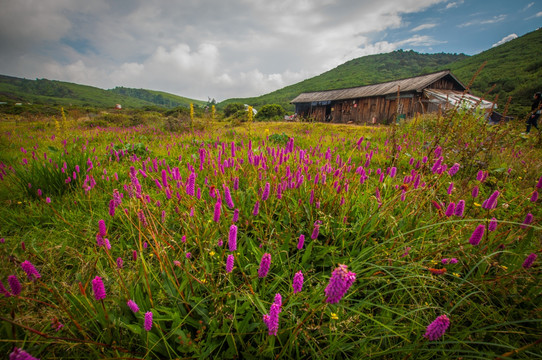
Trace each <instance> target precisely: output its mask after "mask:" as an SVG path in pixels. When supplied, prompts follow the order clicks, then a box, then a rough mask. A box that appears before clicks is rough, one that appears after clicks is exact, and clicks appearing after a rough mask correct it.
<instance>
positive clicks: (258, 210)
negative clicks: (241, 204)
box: [252, 200, 260, 216]
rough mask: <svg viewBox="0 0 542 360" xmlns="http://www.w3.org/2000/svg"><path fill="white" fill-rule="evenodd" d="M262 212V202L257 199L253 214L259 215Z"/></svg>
mask: <svg viewBox="0 0 542 360" xmlns="http://www.w3.org/2000/svg"><path fill="white" fill-rule="evenodd" d="M259 212H260V202H259V201H258V200H256V203H255V204H254V210H252V215H254V216H257V215H258V213H259Z"/></svg>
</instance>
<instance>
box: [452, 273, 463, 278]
mask: <svg viewBox="0 0 542 360" xmlns="http://www.w3.org/2000/svg"><path fill="white" fill-rule="evenodd" d="M453 274H454V276H456V277H461V275H459V274H458V273H453Z"/></svg>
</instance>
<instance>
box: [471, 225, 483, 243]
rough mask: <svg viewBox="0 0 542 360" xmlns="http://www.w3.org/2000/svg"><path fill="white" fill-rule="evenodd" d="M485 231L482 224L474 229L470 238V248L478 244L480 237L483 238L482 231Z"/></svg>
mask: <svg viewBox="0 0 542 360" xmlns="http://www.w3.org/2000/svg"><path fill="white" fill-rule="evenodd" d="M485 230H486V226H485V225H483V224H480V225H478V226H477V227H476V229H474V231H473V233H472V235H471V236H470V239H469V243H470V244H471V245H472V246H476V245H478V244H479V243H480V240H482V237H483V236H484V231H485Z"/></svg>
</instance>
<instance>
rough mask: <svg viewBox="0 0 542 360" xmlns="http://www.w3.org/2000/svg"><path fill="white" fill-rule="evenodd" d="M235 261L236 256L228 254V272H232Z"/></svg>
mask: <svg viewBox="0 0 542 360" xmlns="http://www.w3.org/2000/svg"><path fill="white" fill-rule="evenodd" d="M234 262H235V257H234V256H233V255H232V254H230V255H228V257H227V258H226V272H227V273H231V272H232V270H233V263H234Z"/></svg>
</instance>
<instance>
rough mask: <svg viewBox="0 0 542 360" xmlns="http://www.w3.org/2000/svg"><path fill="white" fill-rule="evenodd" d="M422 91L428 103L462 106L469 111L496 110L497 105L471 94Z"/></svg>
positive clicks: (435, 90)
mask: <svg viewBox="0 0 542 360" xmlns="http://www.w3.org/2000/svg"><path fill="white" fill-rule="evenodd" d="M423 91H424V94H425V95H426V96H427V97H428V98H429V99H430V101H435V102H437V103H441V104H442V103H446V104H449V105H450V106H460V107H461V106H464V107H467V108H469V109H470V108H473V107H477V108H481V109H492V108H497V104H495V103H492V102H491V101H487V100H483V99H482V98H480V97H478V96H474V95H471V94H464V93H462V92H460V91H454V90H442V89H424V90H423Z"/></svg>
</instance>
